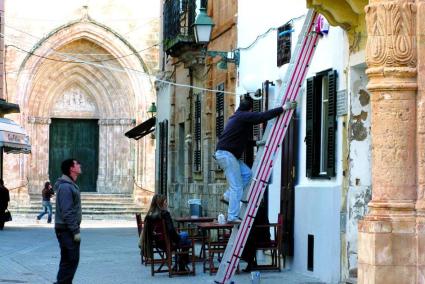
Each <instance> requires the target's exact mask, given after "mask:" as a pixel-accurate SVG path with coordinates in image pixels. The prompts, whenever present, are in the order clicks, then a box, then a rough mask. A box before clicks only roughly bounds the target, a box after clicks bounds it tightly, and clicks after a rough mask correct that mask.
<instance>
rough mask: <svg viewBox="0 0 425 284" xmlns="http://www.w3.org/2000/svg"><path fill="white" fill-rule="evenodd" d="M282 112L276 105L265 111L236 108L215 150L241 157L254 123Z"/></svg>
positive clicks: (264, 120) (261, 121)
mask: <svg viewBox="0 0 425 284" xmlns="http://www.w3.org/2000/svg"><path fill="white" fill-rule="evenodd" d="M282 112H283V109H282V107H277V108H274V109H271V110H269V111H265V112H251V111H241V110H237V111H236V112H235V113H234V114H233V115H232V116H231V117H230V118H229V120H228V121H227V123H226V127H224V130H223V133H222V134H221V136H220V137H219V141H218V143H217V150H225V151H228V152H230V153H232V154H233V155H234V156H235V158H236V159H240V157H242V153H243V151H244V150H245V147H246V144H247V143H248V141H249V140H251V139H252V137H249V135H250V133H251V132H250V130H251V129H252V126H253V125H255V124H259V123H263V122H266V121H267V120H270V119H272V118H274V117H276V116H278V115H279V114H281V113H282Z"/></svg>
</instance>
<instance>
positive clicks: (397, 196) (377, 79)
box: [358, 0, 417, 283]
mask: <svg viewBox="0 0 425 284" xmlns="http://www.w3.org/2000/svg"><path fill="white" fill-rule="evenodd" d="M369 3H370V4H369V5H368V6H367V7H366V24H367V33H368V39H367V46H366V63H367V65H368V69H367V74H368V76H369V84H368V90H369V92H370V93H371V107H372V122H371V125H372V127H371V133H372V201H371V202H370V203H369V214H367V215H366V217H365V218H364V220H362V221H361V222H359V260H358V261H359V279H358V280H359V283H416V271H417V267H416V264H417V249H416V220H415V202H416V195H417V191H416V140H415V139H416V89H417V71H416V64H417V62H416V61H417V55H416V51H417V49H416V5H415V1H407V0H403V1H402V0H400V1H385V0H371V1H369Z"/></svg>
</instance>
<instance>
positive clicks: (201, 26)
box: [193, 8, 239, 70]
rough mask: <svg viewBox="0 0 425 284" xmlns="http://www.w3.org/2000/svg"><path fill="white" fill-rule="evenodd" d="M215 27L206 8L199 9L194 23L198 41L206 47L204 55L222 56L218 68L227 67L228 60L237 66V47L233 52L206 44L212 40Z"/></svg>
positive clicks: (203, 51)
mask: <svg viewBox="0 0 425 284" xmlns="http://www.w3.org/2000/svg"><path fill="white" fill-rule="evenodd" d="M213 27H214V22H213V20H212V19H211V17H209V16H208V15H207V13H206V10H205V8H200V9H199V14H198V16H196V19H195V22H194V24H193V28H194V33H195V40H196V43H198V44H202V45H204V46H205V47H204V48H203V50H202V51H201V53H202V54H203V55H204V56H207V55H208V56H210V57H216V56H220V57H221V60H220V61H219V62H218V63H217V68H218V69H222V70H223V69H227V62H233V63H235V64H236V66H238V65H239V50H238V49H235V50H232V51H231V52H226V51H215V50H207V48H206V46H207V45H208V43H209V42H210V40H211V32H212V28H213Z"/></svg>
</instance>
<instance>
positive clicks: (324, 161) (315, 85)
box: [305, 70, 337, 178]
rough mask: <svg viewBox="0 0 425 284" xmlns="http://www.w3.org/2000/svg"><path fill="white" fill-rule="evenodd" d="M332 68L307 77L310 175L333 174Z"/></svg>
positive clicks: (334, 93)
mask: <svg viewBox="0 0 425 284" xmlns="http://www.w3.org/2000/svg"><path fill="white" fill-rule="evenodd" d="M336 78H337V73H336V71H335V70H327V71H324V72H320V73H318V74H317V75H316V76H314V77H311V78H308V79H307V111H306V139H305V141H306V146H307V153H306V158H307V161H306V172H307V177H310V178H329V177H334V176H335V129H336V116H335V113H336Z"/></svg>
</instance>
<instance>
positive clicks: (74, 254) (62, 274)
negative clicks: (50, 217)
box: [55, 229, 80, 284]
mask: <svg viewBox="0 0 425 284" xmlns="http://www.w3.org/2000/svg"><path fill="white" fill-rule="evenodd" d="M55 231H56V237H57V238H58V241H59V246H60V249H61V260H60V263H59V271H58V275H57V283H58V284H59V283H61V284H62V283H63V284H71V283H72V279H74V275H75V272H76V271H77V267H78V262H79V260H80V243H79V242H78V243H76V242H74V235H73V234H72V232H71V231H69V230H66V229H55Z"/></svg>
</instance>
